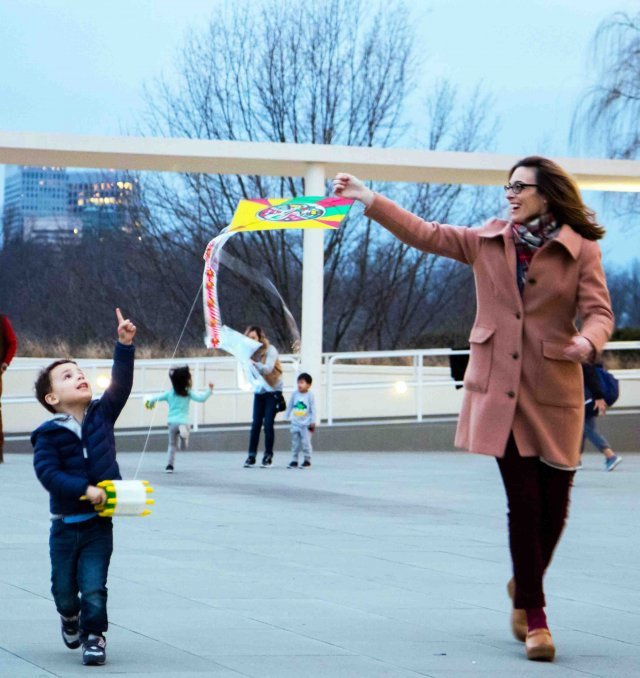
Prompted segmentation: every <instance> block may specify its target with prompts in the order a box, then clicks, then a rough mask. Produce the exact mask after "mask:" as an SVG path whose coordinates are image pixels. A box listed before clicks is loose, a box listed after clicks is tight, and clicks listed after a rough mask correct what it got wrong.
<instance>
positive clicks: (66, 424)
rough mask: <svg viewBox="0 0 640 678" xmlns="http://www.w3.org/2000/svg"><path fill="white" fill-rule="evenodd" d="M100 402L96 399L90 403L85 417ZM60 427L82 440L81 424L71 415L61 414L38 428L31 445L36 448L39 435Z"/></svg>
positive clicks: (32, 435)
mask: <svg viewBox="0 0 640 678" xmlns="http://www.w3.org/2000/svg"><path fill="white" fill-rule="evenodd" d="M98 402H99V401H98V400H97V399H96V400H92V401H91V402H90V403H89V406H88V407H87V409H86V412H85V417H86V416H87V414H88V413H89V412H90V411H91V410H92V409H93V408H94V407H96V405H97V404H98ZM60 427H62V428H66V429H68V430H69V431H71V432H72V433H73V434H75V435H76V436H78V439H81V438H82V425H81V424H79V423H78V422H77V421H76V420H75V419H74V418H73V417H72V416H71V415H70V414H64V413H62V412H60V413H59V414H56V415H55V416H54V417H52V418H51V419H49V420H47V421H45V422H44V423H43V424H40V426H38V428H37V429H36V430H35V431H34V432H33V433H32V434H31V444H32V445H33V446H34V447H35V444H36V440H37V439H38V436H39V435H43V434H45V433H48V432H49V431H53V430H55V429H57V428H60Z"/></svg>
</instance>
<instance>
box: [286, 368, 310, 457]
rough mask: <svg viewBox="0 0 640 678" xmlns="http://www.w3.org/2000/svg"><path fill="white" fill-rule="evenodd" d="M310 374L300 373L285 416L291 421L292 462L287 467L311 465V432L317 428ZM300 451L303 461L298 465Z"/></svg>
mask: <svg viewBox="0 0 640 678" xmlns="http://www.w3.org/2000/svg"><path fill="white" fill-rule="evenodd" d="M312 383H313V379H312V378H311V375H310V374H307V373H306V372H302V373H301V374H299V375H298V388H297V390H295V391H294V392H293V393H292V394H291V398H289V405H288V407H287V412H286V414H285V417H286V418H287V419H289V421H290V422H291V463H290V464H289V466H287V468H309V467H310V466H311V434H312V433H313V432H314V431H315V428H316V401H315V398H314V396H313V393H312V391H311V390H310V389H311V384H312ZM300 452H302V454H303V457H304V459H303V461H302V464H300V466H298V458H299V456H300Z"/></svg>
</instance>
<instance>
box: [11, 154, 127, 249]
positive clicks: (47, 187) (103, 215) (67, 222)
mask: <svg viewBox="0 0 640 678" xmlns="http://www.w3.org/2000/svg"><path fill="white" fill-rule="evenodd" d="M137 197H138V184H137V182H136V181H135V180H132V179H131V178H130V177H129V176H128V175H126V174H125V173H124V172H118V171H116V170H100V171H96V170H90V171H84V170H77V171H74V170H67V169H66V168H63V167H27V166H24V165H19V166H7V167H6V169H5V182H4V207H3V211H2V234H3V241H4V244H6V243H8V242H11V241H16V240H19V241H32V240H42V241H44V242H48V243H54V242H57V243H68V242H72V241H73V240H79V238H81V237H88V236H94V235H98V236H99V235H101V234H103V233H104V232H105V231H113V230H121V231H125V232H133V231H134V230H135V228H136V223H137V222H136V219H135V214H134V206H135V204H136V202H137Z"/></svg>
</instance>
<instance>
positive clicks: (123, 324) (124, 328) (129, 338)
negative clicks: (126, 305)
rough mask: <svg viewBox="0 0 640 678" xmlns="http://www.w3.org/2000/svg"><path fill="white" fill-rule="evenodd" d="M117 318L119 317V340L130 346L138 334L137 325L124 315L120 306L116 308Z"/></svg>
mask: <svg viewBox="0 0 640 678" xmlns="http://www.w3.org/2000/svg"><path fill="white" fill-rule="evenodd" d="M116 318H117V319H118V341H119V342H120V343H121V344H125V345H127V346H129V345H130V344H132V343H133V338H134V337H135V336H136V326H135V325H134V324H133V323H132V322H131V321H130V320H129V319H128V318H127V319H125V318H124V317H123V316H122V311H120V309H119V308H116Z"/></svg>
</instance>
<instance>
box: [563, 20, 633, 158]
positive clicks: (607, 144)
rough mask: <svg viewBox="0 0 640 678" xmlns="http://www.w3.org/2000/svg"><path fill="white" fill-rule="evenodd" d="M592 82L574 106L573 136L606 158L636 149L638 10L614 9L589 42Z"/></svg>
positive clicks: (626, 155)
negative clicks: (593, 70) (594, 75)
mask: <svg viewBox="0 0 640 678" xmlns="http://www.w3.org/2000/svg"><path fill="white" fill-rule="evenodd" d="M592 55H593V61H594V63H595V65H596V78H595V80H596V83H597V84H596V85H594V86H593V87H592V88H591V89H590V91H589V92H588V93H587V96H586V97H584V98H583V99H582V100H581V102H580V104H579V105H578V107H577V110H576V114H575V116H574V120H573V125H572V131H571V133H572V137H573V139H574V140H575V141H582V142H583V143H586V144H588V146H589V147H591V148H594V149H598V150H601V151H603V152H604V153H605V154H606V156H607V157H610V158H636V157H637V156H638V151H640V13H638V14H635V15H630V14H625V13H622V12H618V13H615V14H613V15H611V16H610V17H609V18H607V19H606V20H605V21H603V22H602V23H601V24H600V26H599V27H598V30H597V31H596V34H595V36H594V38H593V41H592Z"/></svg>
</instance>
